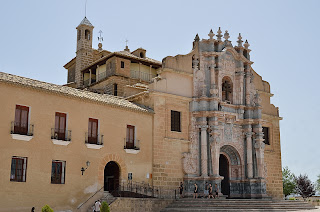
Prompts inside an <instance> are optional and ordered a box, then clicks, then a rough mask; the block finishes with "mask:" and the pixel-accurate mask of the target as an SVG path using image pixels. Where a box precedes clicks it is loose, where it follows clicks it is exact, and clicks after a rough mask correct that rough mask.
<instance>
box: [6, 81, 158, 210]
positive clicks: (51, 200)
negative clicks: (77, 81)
mask: <svg viewBox="0 0 320 212" xmlns="http://www.w3.org/2000/svg"><path fill="white" fill-rule="evenodd" d="M0 91H1V92H0V99H1V111H0V113H1V115H0V116H1V122H0V135H1V142H0V176H1V177H0V187H1V189H0V196H1V197H2V198H0V205H1V207H0V208H1V209H0V211H30V210H31V208H32V207H33V206H35V207H36V209H37V210H39V209H40V208H41V207H42V206H43V205H45V204H48V205H50V206H51V207H53V208H54V210H55V211H56V210H62V209H63V210H66V209H70V210H72V209H74V208H76V207H77V206H78V205H79V204H80V203H82V202H83V201H85V200H86V199H87V198H88V197H89V196H91V195H92V194H93V192H95V191H96V190H97V189H100V188H101V187H102V186H103V175H104V167H105V165H106V164H107V163H108V162H109V161H110V160H112V161H115V162H117V163H118V164H119V165H120V170H121V177H122V178H124V179H126V178H127V174H128V172H132V173H133V180H135V181H139V182H141V181H145V182H149V183H152V182H151V179H146V174H147V173H152V151H151V149H152V139H153V138H152V115H151V114H146V113H139V112H132V111H128V110H122V109H117V108H114V107H111V106H107V105H102V104H97V103H93V102H89V101H84V100H79V99H74V98H69V97H65V96H59V95H56V94H51V93H46V92H42V91H36V90H32V89H29V88H28V89H27V88H22V87H17V86H12V85H7V84H4V83H0ZM16 104H21V105H26V106H29V107H30V123H31V124H34V137H33V138H32V140H30V141H29V142H26V141H21V140H13V139H12V138H11V135H10V124H11V122H12V121H13V120H14V116H15V106H16ZM57 111H59V112H65V113H67V114H68V120H67V126H68V129H69V130H72V140H71V143H70V144H69V145H68V146H59V145H55V144H53V143H52V141H51V128H53V127H54V121H55V112H57ZM89 117H91V118H98V119H99V122H100V133H101V134H103V135H104V147H103V148H101V149H100V150H96V149H88V148H87V147H86V145H85V133H86V132H87V131H88V119H89ZM127 124H131V125H135V126H136V132H137V139H140V146H141V151H140V152H139V153H138V154H136V155H134V154H127V153H126V152H125V151H124V149H123V144H124V138H125V136H126V125H127ZM12 156H21V157H27V158H28V162H27V175H26V182H10V167H11V158H12ZM52 160H63V161H66V175H65V184H58V185H57V184H51V178H50V177H51V165H52ZM87 160H89V161H90V162H91V165H90V166H89V168H88V169H87V170H86V171H85V173H84V175H83V176H82V175H81V171H80V169H81V167H82V166H85V163H86V161H87ZM3 197H5V198H3Z"/></svg>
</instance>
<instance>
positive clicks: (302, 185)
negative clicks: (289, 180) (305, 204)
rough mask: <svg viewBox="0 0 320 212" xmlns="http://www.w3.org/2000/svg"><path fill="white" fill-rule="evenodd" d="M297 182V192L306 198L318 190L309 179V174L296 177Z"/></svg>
mask: <svg viewBox="0 0 320 212" xmlns="http://www.w3.org/2000/svg"><path fill="white" fill-rule="evenodd" d="M296 183H297V187H296V190H297V193H298V194H300V195H301V196H302V197H303V199H304V200H306V198H308V197H311V196H313V195H315V194H316V190H315V188H314V185H313V184H312V183H311V181H310V180H309V178H308V176H307V175H306V174H305V175H301V174H300V176H299V177H297V178H296Z"/></svg>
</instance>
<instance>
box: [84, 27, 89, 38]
mask: <svg viewBox="0 0 320 212" xmlns="http://www.w3.org/2000/svg"><path fill="white" fill-rule="evenodd" d="M84 37H85V38H86V39H87V40H90V31H89V30H87V29H86V30H85V31H84Z"/></svg>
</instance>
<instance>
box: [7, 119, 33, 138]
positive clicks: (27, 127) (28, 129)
mask: <svg viewBox="0 0 320 212" xmlns="http://www.w3.org/2000/svg"><path fill="white" fill-rule="evenodd" d="M33 130H34V125H33V124H28V123H23V122H15V121H12V122H11V134H19V135H27V136H33Z"/></svg>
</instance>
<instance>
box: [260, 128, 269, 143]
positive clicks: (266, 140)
mask: <svg viewBox="0 0 320 212" xmlns="http://www.w3.org/2000/svg"><path fill="white" fill-rule="evenodd" d="M262 132H263V139H264V141H263V142H264V143H265V144H267V145H270V140H269V127H262Z"/></svg>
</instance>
